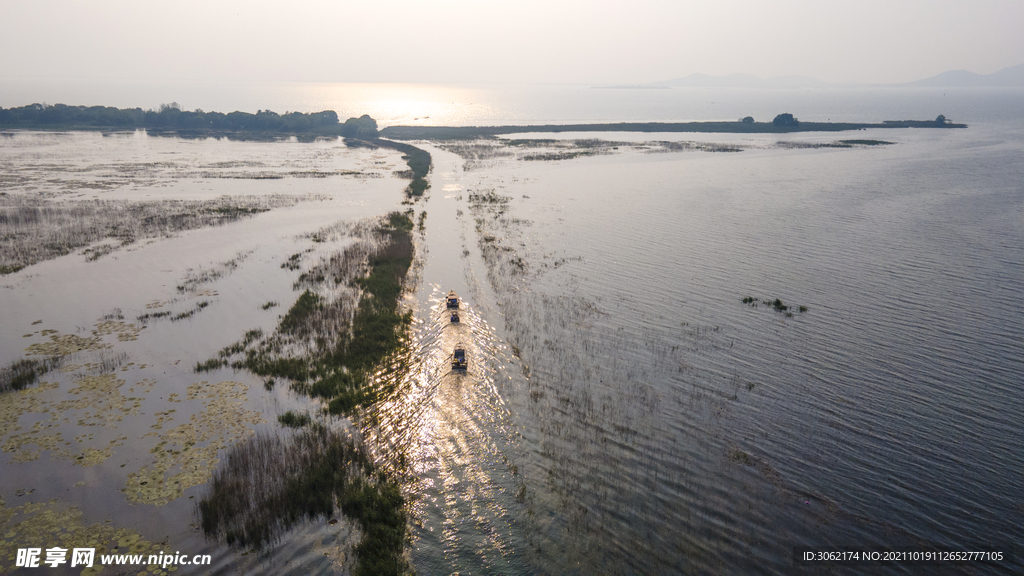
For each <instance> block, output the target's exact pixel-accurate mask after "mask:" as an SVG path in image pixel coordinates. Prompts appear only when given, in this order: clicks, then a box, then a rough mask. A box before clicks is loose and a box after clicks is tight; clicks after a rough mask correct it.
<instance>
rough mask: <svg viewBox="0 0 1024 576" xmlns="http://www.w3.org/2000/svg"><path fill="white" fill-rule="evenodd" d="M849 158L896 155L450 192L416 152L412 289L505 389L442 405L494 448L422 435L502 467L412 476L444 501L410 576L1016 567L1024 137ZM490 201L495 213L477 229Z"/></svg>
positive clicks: (507, 167)
mask: <svg viewBox="0 0 1024 576" xmlns="http://www.w3.org/2000/svg"><path fill="white" fill-rule="evenodd" d="M869 132H870V133H863V132H862V133H858V134H857V136H856V137H857V138H866V139H870V138H877V139H887V140H890V141H894V142H895V144H893V145H890V146H879V147H864V148H856V149H810V150H787V149H779V148H776V147H773V146H772V144H773V143H774V142H776V141H777V140H778V139H777V138H774V137H772V138H768V137H762V138H758V137H754V138H751V137H744V140H745V141H746V144H747V145H749V148H748V149H747V150H745V151H743V152H740V153H728V154H726V153H706V152H679V153H667V154H645V153H643V151H640V150H635V149H623V150H622V151H621V152H620V153H617V154H613V155H609V156H597V157H589V158H576V159H572V160H566V161H556V162H522V161H517V160H514V159H509V158H507V157H503V158H496V159H493V160H492V161H490V162H489V164H487V165H486V166H483V167H479V168H475V169H472V170H470V171H468V172H467V171H464V170H463V169H462V167H461V164H462V160H461V159H459V158H457V157H455V156H453V155H451V154H447V153H445V152H443V151H439V150H432V153H433V154H435V159H436V161H437V167H436V168H435V173H434V176H433V185H434V187H435V189H436V188H437V187H442V190H443V195H442V194H438V192H437V191H435V192H434V193H433V195H432V196H431V199H430V200H429V201H428V202H427V203H426V208H427V210H428V211H429V212H430V223H431V224H432V225H434V226H431V228H430V229H431V232H429V233H428V234H427V238H426V245H427V248H428V250H430V253H429V256H428V266H427V268H426V269H425V271H424V279H425V280H426V282H427V284H428V285H429V284H430V283H431V282H435V283H437V284H435V285H433V287H432V288H431V289H430V290H431V294H432V295H433V296H434V298H439V297H440V293H441V292H442V291H443V290H445V289H447V288H449V287H456V289H457V290H460V292H461V290H467V291H468V293H470V294H473V295H474V296H473V297H474V299H476V300H479V301H481V303H485V304H486V306H485V308H486V310H487V312H486V313H483V314H482V315H483V316H484V317H485V318H489V319H491V325H492V326H494V328H495V330H496V333H497V334H498V335H499V343H497V344H495V346H494V354H495V356H496V357H499V358H500V360H497V363H498V364H500V367H497V368H496V369H495V372H494V374H493V375H490V374H488V378H490V379H492V380H494V381H498V382H501V383H502V384H503V385H502V386H499V387H497V388H496V389H495V390H494V392H493V393H496V394H498V395H499V398H498V399H496V400H493V401H492V402H491V403H490V404H491V405H493V407H492V408H488V406H487V403H479V402H474V401H470V400H465V401H460V400H458V399H455V400H453V401H455V402H457V403H460V404H461V408H462V409H463V410H468V409H472V410H471V411H472V412H473V413H474V414H475V415H476V418H477V419H479V420H483V421H485V422H487V421H490V424H489V425H485V426H480V425H479V424H477V425H474V426H472V427H470V426H465V427H460V426H459V425H458V424H449V425H447V426H445V427H443V428H442V429H443V431H444V433H445V435H446V436H447V437H450V438H447V437H445V444H447V445H451V446H460V445H463V446H465V445H478V446H489V445H493V446H494V447H495V448H493V449H481V450H480V452H481V453H480V454H479V455H478V458H479V460H480V462H477V463H474V464H470V465H468V466H466V465H464V464H463V459H464V458H465V455H464V454H462V453H459V452H458V451H454V452H452V453H450V454H446V455H444V459H439V458H438V456H437V455H436V454H435V453H431V454H430V456H423V457H422V462H423V466H425V467H426V468H428V469H438V470H441V469H445V470H450V471H451V474H452V477H451V478H446V480H445V482H434V483H432V484H429V485H428V486H427V487H425V488H424V494H425V496H424V498H425V499H426V500H427V501H428V502H440V501H444V502H445V505H444V506H433V507H432V506H427V507H426V508H425V509H423V513H424V514H426V518H425V519H424V520H423V521H422V522H423V527H422V528H420V529H419V530H418V531H417V543H416V544H415V545H414V549H413V558H414V560H415V562H416V565H417V567H418V568H420V570H421V571H422V572H423V573H438V572H439V571H440V570H441V569H442V568H444V567H450V568H451V569H452V570H457V571H460V573H474V574H476V573H492V572H493V573H514V574H516V573H517V574H530V573H552V574H558V573H579V574H589V573H600V572H607V573H750V572H751V571H756V572H761V573H764V572H771V573H792V572H794V571H795V570H797V569H796V568H795V567H794V566H792V561H791V548H790V546H793V545H826V544H830V545H850V544H851V543H852V544H867V543H872V544H880V545H883V544H888V545H897V544H901V545H920V544H923V543H928V544H931V545H942V546H960V545H964V544H965V543H967V542H976V543H978V542H988V543H993V544H991V545H1004V546H1005V545H1008V544H1012V543H1014V542H1015V540H1016V539H1017V538H1018V536H1019V533H1018V527H1019V526H1020V525H1021V524H1022V521H1024V514H1022V509H1021V507H1020V502H1019V499H1018V498H1017V494H1018V493H1019V491H1020V489H1021V476H1020V474H1019V473H1018V472H1017V471H1018V470H1020V469H1021V465H1022V464H1024V461H1022V459H1024V454H1022V452H1021V450H1020V446H1021V445H1022V444H1021V440H1024V437H1022V435H1021V432H1020V426H1019V416H1018V414H1019V413H1020V410H1021V409H1022V408H1024V396H1022V394H1021V390H1020V387H1019V374H1021V373H1024V370H1022V368H1024V365H1022V364H1024V355H1022V354H1021V349H1020V345H1019V344H1020V342H1021V340H1022V336H1024V321H1022V318H1024V314H1022V312H1024V305H1022V303H1021V300H1020V297H1019V296H1020V289H1019V286H1020V285H1022V280H1024V267H1022V266H1021V264H1020V263H1021V262H1022V261H1024V243H1022V242H1021V239H1022V237H1024V235H1022V231H1024V220H1022V217H1021V214H1022V207H1024V192H1022V190H1021V188H1020V182H1021V181H1022V176H1024V173H1022V172H1021V170H1022V168H1021V166H1022V164H1021V163H1020V162H1019V161H1018V160H1019V159H1020V158H1021V152H1022V150H1024V140H1022V139H1021V131H1020V127H1019V126H1017V127H1015V128H1014V129H1012V130H1008V129H1006V128H1005V127H1001V128H993V129H978V130H976V131H970V130H969V131H959V132H929V131H901V132H899V133H897V134H894V133H893V132H885V131H869ZM547 137H555V138H572V137H574V135H547ZM798 137H799V135H797V136H794V137H793V139H794V140H796V139H798ZM689 139H692V137H691V138H689ZM799 139H800V140H803V141H831V140H832V139H833V138H831V137H821V136H815V137H810V138H808V137H807V136H802V137H799ZM487 190H493V191H494V192H495V193H496V194H498V195H503V196H505V197H507V202H506V203H504V204H497V205H496V204H482V205H478V206H477V207H476V208H474V206H473V203H472V202H471V200H470V193H472V192H474V191H478V192H483V191H487ZM439 207H441V208H442V210H443V211H444V213H443V214H441V215H440V218H442V219H443V218H449V220H448V221H447V222H443V225H442V226H441V227H440V230H438V228H437V227H435V226H436V225H437V224H438V219H439V218H438V215H437V212H438V208H439ZM458 210H461V211H462V215H461V216H456V217H455V218H454V220H452V219H451V216H450V213H451V212H455V211H458ZM445 214H449V215H448V216H446V215H445ZM477 227H479V230H477V229H476V228H477ZM434 234H436V235H437V236H433V235H434ZM487 237H491V238H492V239H487ZM493 246H497V247H498V248H497V249H494V248H493ZM464 249H465V250H468V251H469V255H467V256H465V257H463V258H461V261H462V263H461V268H462V277H461V278H459V279H458V280H457V281H452V280H449V278H451V274H452V273H453V272H454V271H455V270H454V269H455V268H456V266H459V265H460V264H456V260H455V256H458V255H459V253H460V252H461V251H462V250H464ZM439 250H442V251H445V252H446V253H447V254H448V255H449V257H448V258H447V262H446V264H443V265H441V264H438V265H436V268H435V269H434V270H431V268H430V263H431V262H433V261H435V260H437V257H436V253H437V251H439ZM488 250H489V251H490V252H489V253H490V256H489V257H481V254H482V253H484V254H486V253H487V251H488ZM517 259H519V260H518V261H519V262H520V263H519V264H514V265H513V264H510V263H511V262H513V261H516V260H517ZM485 263H486V264H485ZM522 263H525V266H523V265H522ZM442 278H443V279H442ZM442 282H443V283H444V284H443V285H442V284H441V283H442ZM422 294H423V291H422V290H421V301H422V300H423V297H422ZM746 296H753V297H756V298H757V299H759V300H760V299H765V300H768V301H771V300H774V299H775V298H780V299H782V300H783V301H784V302H785V303H786V304H788V305H790V306H791V307H793V308H791V310H792V315H788V314H786V313H784V312H779V311H776V310H774V309H773V307H772V306H770V305H768V304H765V303H761V304H760V305H759V306H757V307H752V306H749V305H746V304H743V303H741V299H742V298H744V297H746ZM799 306H806V307H807V312H804V313H801V312H799V311H798V309H797V307H799ZM506 346H507V347H506ZM513 347H514V350H515V352H516V354H517V355H518V356H519V357H518V358H514V357H513V356H514V355H513V354H511V351H512V350H513ZM460 384H461V383H460ZM441 385H442V386H443V384H441ZM486 389H487V388H485V390H486ZM478 404H482V406H478ZM457 409H458V408H457V407H452V406H451V405H450V404H449V405H448V406H447V408H446V410H447V411H449V412H451V411H453V410H457ZM481 430H483V431H489V438H485V439H483V440H480V439H478V437H479V435H480V433H481ZM443 437H444V436H443ZM497 447H503V449H500V448H497ZM506 462H508V464H506ZM480 466H490V467H491V470H492V472H491V473H490V474H489V475H484V474H481V473H480V472H479V470H478V468H479V467H480ZM467 483H468V484H469V486H470V488H466V487H465V485H466V484H467ZM481 484H483V485H485V486H487V487H488V488H489V489H488V490H486V491H484V490H479V489H477V490H474V489H473V487H479V486H481ZM495 518H501V522H496V521H495ZM441 526H454V527H455V528H456V530H455V532H452V531H451V530H452V529H449V530H448V531H447V532H445V533H444V537H443V538H440V537H438V536H437V535H436V534H435V532H436V531H437V530H438V529H440V527H441ZM508 526H511V527H513V528H512V529H511V531H509V530H508V529H507V527H508ZM994 543H1002V544H994ZM984 571H985V570H984V569H983V570H982V572H984ZM849 572H850V573H856V572H857V569H855V568H854V569H850V570H849Z"/></svg>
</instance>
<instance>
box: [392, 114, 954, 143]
mask: <svg viewBox="0 0 1024 576" xmlns="http://www.w3.org/2000/svg"><path fill="white" fill-rule="evenodd" d="M940 118H942V117H940ZM966 127H967V125H966V124H954V123H952V122H947V121H946V120H945V118H942V119H941V121H940V120H939V119H936V120H886V121H884V122H879V123H854V122H800V121H796V120H793V121H791V122H788V123H787V122H775V121H772V122H744V121H742V120H740V121H737V122H620V123H617V124H542V125H534V126H388V127H387V128H384V129H382V130H381V131H380V135H381V136H382V137H385V138H391V139H394V140H472V139H476V138H485V137H490V136H499V135H502V134H525V133H533V132H538V133H549V132H555V133H557V132H709V133H714V132H725V133H737V134H774V133H780V134H781V133H789V132H843V131H847V130H865V129H868V128H966Z"/></svg>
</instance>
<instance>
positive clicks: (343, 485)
mask: <svg viewBox="0 0 1024 576" xmlns="http://www.w3.org/2000/svg"><path fill="white" fill-rule="evenodd" d="M335 509H340V510H341V512H342V513H344V514H345V515H346V516H348V517H349V518H352V519H353V520H355V521H356V522H358V523H359V526H360V528H361V529H362V532H363V537H362V540H361V542H360V543H359V544H358V545H356V547H355V550H354V552H355V556H356V559H357V562H356V566H355V568H354V570H353V573H354V574H357V575H360V576H363V575H371V574H379V575H388V574H408V573H409V572H410V568H409V566H408V563H407V562H406V560H405V558H404V556H403V553H404V550H405V544H406V513H405V498H404V497H403V496H402V493H401V490H400V489H399V487H398V485H397V484H396V483H394V482H391V481H388V480H387V479H386V477H385V476H384V475H383V474H382V473H378V472H376V471H375V469H374V465H373V463H372V461H371V459H370V458H369V455H368V454H367V453H366V451H365V450H363V448H362V446H361V444H360V443H357V442H356V441H354V440H353V439H351V438H349V437H346V436H342V435H341V434H339V433H338V432H333V431H328V430H327V429H326V428H325V427H324V426H320V425H312V426H309V427H306V428H304V429H303V430H302V431H301V432H299V433H297V434H295V435H294V436H290V437H287V438H284V439H282V438H281V437H280V436H277V435H270V434H267V433H258V434H256V435H255V436H253V437H251V438H250V439H248V440H247V441H245V442H242V443H241V444H238V445H236V446H235V447H233V448H232V449H231V450H229V451H228V453H227V455H226V457H225V459H224V461H223V463H222V465H221V466H220V467H219V468H218V470H217V471H216V472H215V473H214V475H213V480H212V481H211V482H210V483H209V489H208V492H207V494H206V495H205V496H204V497H203V498H202V499H201V500H200V501H199V503H198V505H197V512H198V515H199V517H200V524H201V526H202V529H203V532H204V533H205V534H206V536H207V537H210V538H217V539H218V540H222V541H225V542H227V543H228V544H231V545H236V546H241V547H245V548H253V549H262V548H264V547H266V546H267V545H269V544H272V543H275V542H277V541H279V539H280V537H281V535H282V534H283V533H284V532H285V531H286V530H288V529H289V528H290V527H291V526H293V525H295V524H296V523H297V522H299V521H301V520H304V519H309V520H312V519H316V518H328V517H330V516H331V515H332V514H333V512H334V510H335Z"/></svg>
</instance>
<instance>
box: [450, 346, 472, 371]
mask: <svg viewBox="0 0 1024 576" xmlns="http://www.w3.org/2000/svg"><path fill="white" fill-rule="evenodd" d="M468 366H469V363H467V362H466V349H465V348H463V347H462V344H457V345H456V346H455V351H454V352H452V370H465V369H466V368H467V367H468Z"/></svg>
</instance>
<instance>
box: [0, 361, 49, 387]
mask: <svg viewBox="0 0 1024 576" xmlns="http://www.w3.org/2000/svg"><path fill="white" fill-rule="evenodd" d="M63 363H64V358H63V357H61V356H53V357H50V358H43V359H40V360H37V359H35V358H20V359H18V360H15V361H14V362H12V363H11V364H10V365H9V366H5V367H3V368H0V392H8V391H10V390H21V389H23V388H25V387H26V386H29V385H31V384H33V383H35V381H36V380H37V379H38V378H39V377H40V376H42V375H43V374H46V373H47V372H49V371H50V370H54V369H56V368H59V367H60V365H61V364H63Z"/></svg>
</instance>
